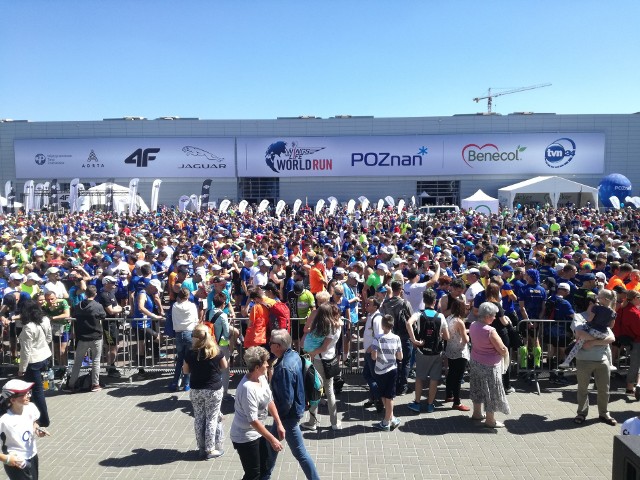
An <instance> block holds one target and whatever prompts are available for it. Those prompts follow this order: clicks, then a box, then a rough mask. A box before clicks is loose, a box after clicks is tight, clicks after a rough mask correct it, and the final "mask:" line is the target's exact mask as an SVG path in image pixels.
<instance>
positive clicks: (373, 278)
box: [362, 263, 389, 302]
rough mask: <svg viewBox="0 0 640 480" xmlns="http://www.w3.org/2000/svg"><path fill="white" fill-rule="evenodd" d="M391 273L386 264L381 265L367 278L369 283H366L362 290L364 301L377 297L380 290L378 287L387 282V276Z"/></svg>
mask: <svg viewBox="0 0 640 480" xmlns="http://www.w3.org/2000/svg"><path fill="white" fill-rule="evenodd" d="M388 273H389V267H387V265H386V264H384V263H379V264H378V265H376V268H375V270H374V271H373V272H372V273H371V275H369V277H367V281H366V282H365V285H364V289H363V290H362V297H363V299H364V301H365V302H366V301H367V298H369V297H370V296H373V295H375V293H376V292H377V290H378V287H379V286H380V285H382V284H383V283H385V282H384V280H385V277H386V275H387V274H388Z"/></svg>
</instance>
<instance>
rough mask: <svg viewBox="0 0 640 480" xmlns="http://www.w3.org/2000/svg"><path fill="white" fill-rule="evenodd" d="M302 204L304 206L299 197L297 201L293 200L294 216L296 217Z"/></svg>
mask: <svg viewBox="0 0 640 480" xmlns="http://www.w3.org/2000/svg"><path fill="white" fill-rule="evenodd" d="M301 206H302V200H300V199H299V198H298V199H296V201H295V202H293V216H294V217H295V216H296V215H297V214H298V210H300V207H301Z"/></svg>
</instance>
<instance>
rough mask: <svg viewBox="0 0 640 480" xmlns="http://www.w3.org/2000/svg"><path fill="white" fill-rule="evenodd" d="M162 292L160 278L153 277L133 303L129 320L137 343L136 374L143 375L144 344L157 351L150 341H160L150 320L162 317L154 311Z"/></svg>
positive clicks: (144, 373)
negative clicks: (132, 318)
mask: <svg viewBox="0 0 640 480" xmlns="http://www.w3.org/2000/svg"><path fill="white" fill-rule="evenodd" d="M161 292H162V285H161V284H160V280H157V279H153V280H151V281H150V282H149V284H148V285H147V287H146V288H145V289H144V290H142V291H140V292H138V293H137V295H136V299H135V303H134V313H133V317H134V320H132V321H131V333H132V334H133V336H134V339H135V340H137V343H138V355H137V358H136V360H137V363H138V374H140V375H142V376H144V375H146V372H145V370H144V365H145V360H146V358H145V357H146V354H145V345H150V346H151V349H152V352H153V353H154V354H156V353H158V347H156V348H155V349H154V348H153V346H152V345H153V344H152V341H154V340H155V341H158V342H159V341H160V334H159V333H158V332H157V331H156V330H154V329H153V328H152V323H151V322H152V320H161V319H162V318H164V317H163V316H162V315H161V314H158V313H155V311H154V308H155V306H156V305H157V304H158V301H157V298H156V297H158V295H159V294H160V293H161Z"/></svg>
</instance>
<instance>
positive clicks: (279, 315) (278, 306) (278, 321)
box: [268, 302, 291, 333]
mask: <svg viewBox="0 0 640 480" xmlns="http://www.w3.org/2000/svg"><path fill="white" fill-rule="evenodd" d="M280 329H285V330H286V331H287V332H289V333H291V311H290V310H289V307H288V305H287V304H286V303H283V302H276V303H275V304H274V305H273V306H272V307H271V308H269V327H268V330H269V332H271V331H272V330H280Z"/></svg>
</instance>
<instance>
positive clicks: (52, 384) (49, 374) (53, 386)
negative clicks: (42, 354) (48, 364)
mask: <svg viewBox="0 0 640 480" xmlns="http://www.w3.org/2000/svg"><path fill="white" fill-rule="evenodd" d="M54 378H55V377H54V375H53V368H50V369H49V371H48V372H47V380H48V384H49V386H48V387H47V388H48V389H49V390H55V389H56V382H55V381H54Z"/></svg>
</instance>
